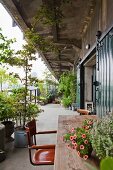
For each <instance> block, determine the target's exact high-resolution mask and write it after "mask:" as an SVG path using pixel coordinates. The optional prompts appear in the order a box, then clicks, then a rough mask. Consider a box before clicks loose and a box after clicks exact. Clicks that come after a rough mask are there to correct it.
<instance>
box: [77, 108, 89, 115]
mask: <svg viewBox="0 0 113 170" xmlns="http://www.w3.org/2000/svg"><path fill="white" fill-rule="evenodd" d="M77 112H78V113H80V115H89V110H86V109H77Z"/></svg>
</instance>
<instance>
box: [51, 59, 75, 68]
mask: <svg viewBox="0 0 113 170" xmlns="http://www.w3.org/2000/svg"><path fill="white" fill-rule="evenodd" d="M48 61H49V62H52V63H53V61H54V62H55V63H60V64H62V63H67V64H69V65H70V66H72V67H73V66H74V62H72V61H69V60H51V59H49V60H48Z"/></svg>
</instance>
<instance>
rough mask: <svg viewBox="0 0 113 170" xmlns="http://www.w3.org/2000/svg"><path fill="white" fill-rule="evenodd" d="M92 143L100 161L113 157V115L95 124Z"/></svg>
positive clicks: (92, 131)
mask: <svg viewBox="0 0 113 170" xmlns="http://www.w3.org/2000/svg"><path fill="white" fill-rule="evenodd" d="M91 143H92V147H93V149H94V150H95V151H96V155H97V156H98V157H99V159H103V158H105V157H107V156H113V115H110V116H106V117H104V118H102V119H100V120H97V121H96V122H94V124H93V129H92V130H91Z"/></svg>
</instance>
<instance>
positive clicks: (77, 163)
mask: <svg viewBox="0 0 113 170" xmlns="http://www.w3.org/2000/svg"><path fill="white" fill-rule="evenodd" d="M87 118H88V119H96V116H94V115H83V116H75V115H73V116H71V115H69V116H62V115H60V116H59V120H58V131H57V144H56V149H55V162H54V170H89V169H88V168H87V167H86V165H85V164H84V162H85V161H84V160H83V159H82V158H80V157H79V156H78V155H77V152H76V150H75V149H68V148H67V144H66V143H64V141H63V138H62V137H63V135H64V134H65V133H67V132H68V131H69V130H70V129H71V128H72V127H75V128H76V127H80V126H81V125H82V122H83V121H84V120H85V119H87ZM87 161H88V162H89V163H90V164H92V165H95V163H94V160H93V159H92V160H87Z"/></svg>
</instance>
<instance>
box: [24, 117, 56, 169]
mask: <svg viewBox="0 0 113 170" xmlns="http://www.w3.org/2000/svg"><path fill="white" fill-rule="evenodd" d="M25 128H26V132H27V137H28V148H29V159H30V162H31V164H32V165H37V166H38V165H53V164H54V156H55V145H37V144H36V135H39V134H43V135H44V134H52V133H57V131H56V130H51V131H42V132H37V131H36V121H35V120H34V119H33V120H32V121H30V122H28V123H27V124H26V127H25ZM33 137H34V140H33Z"/></svg>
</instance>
